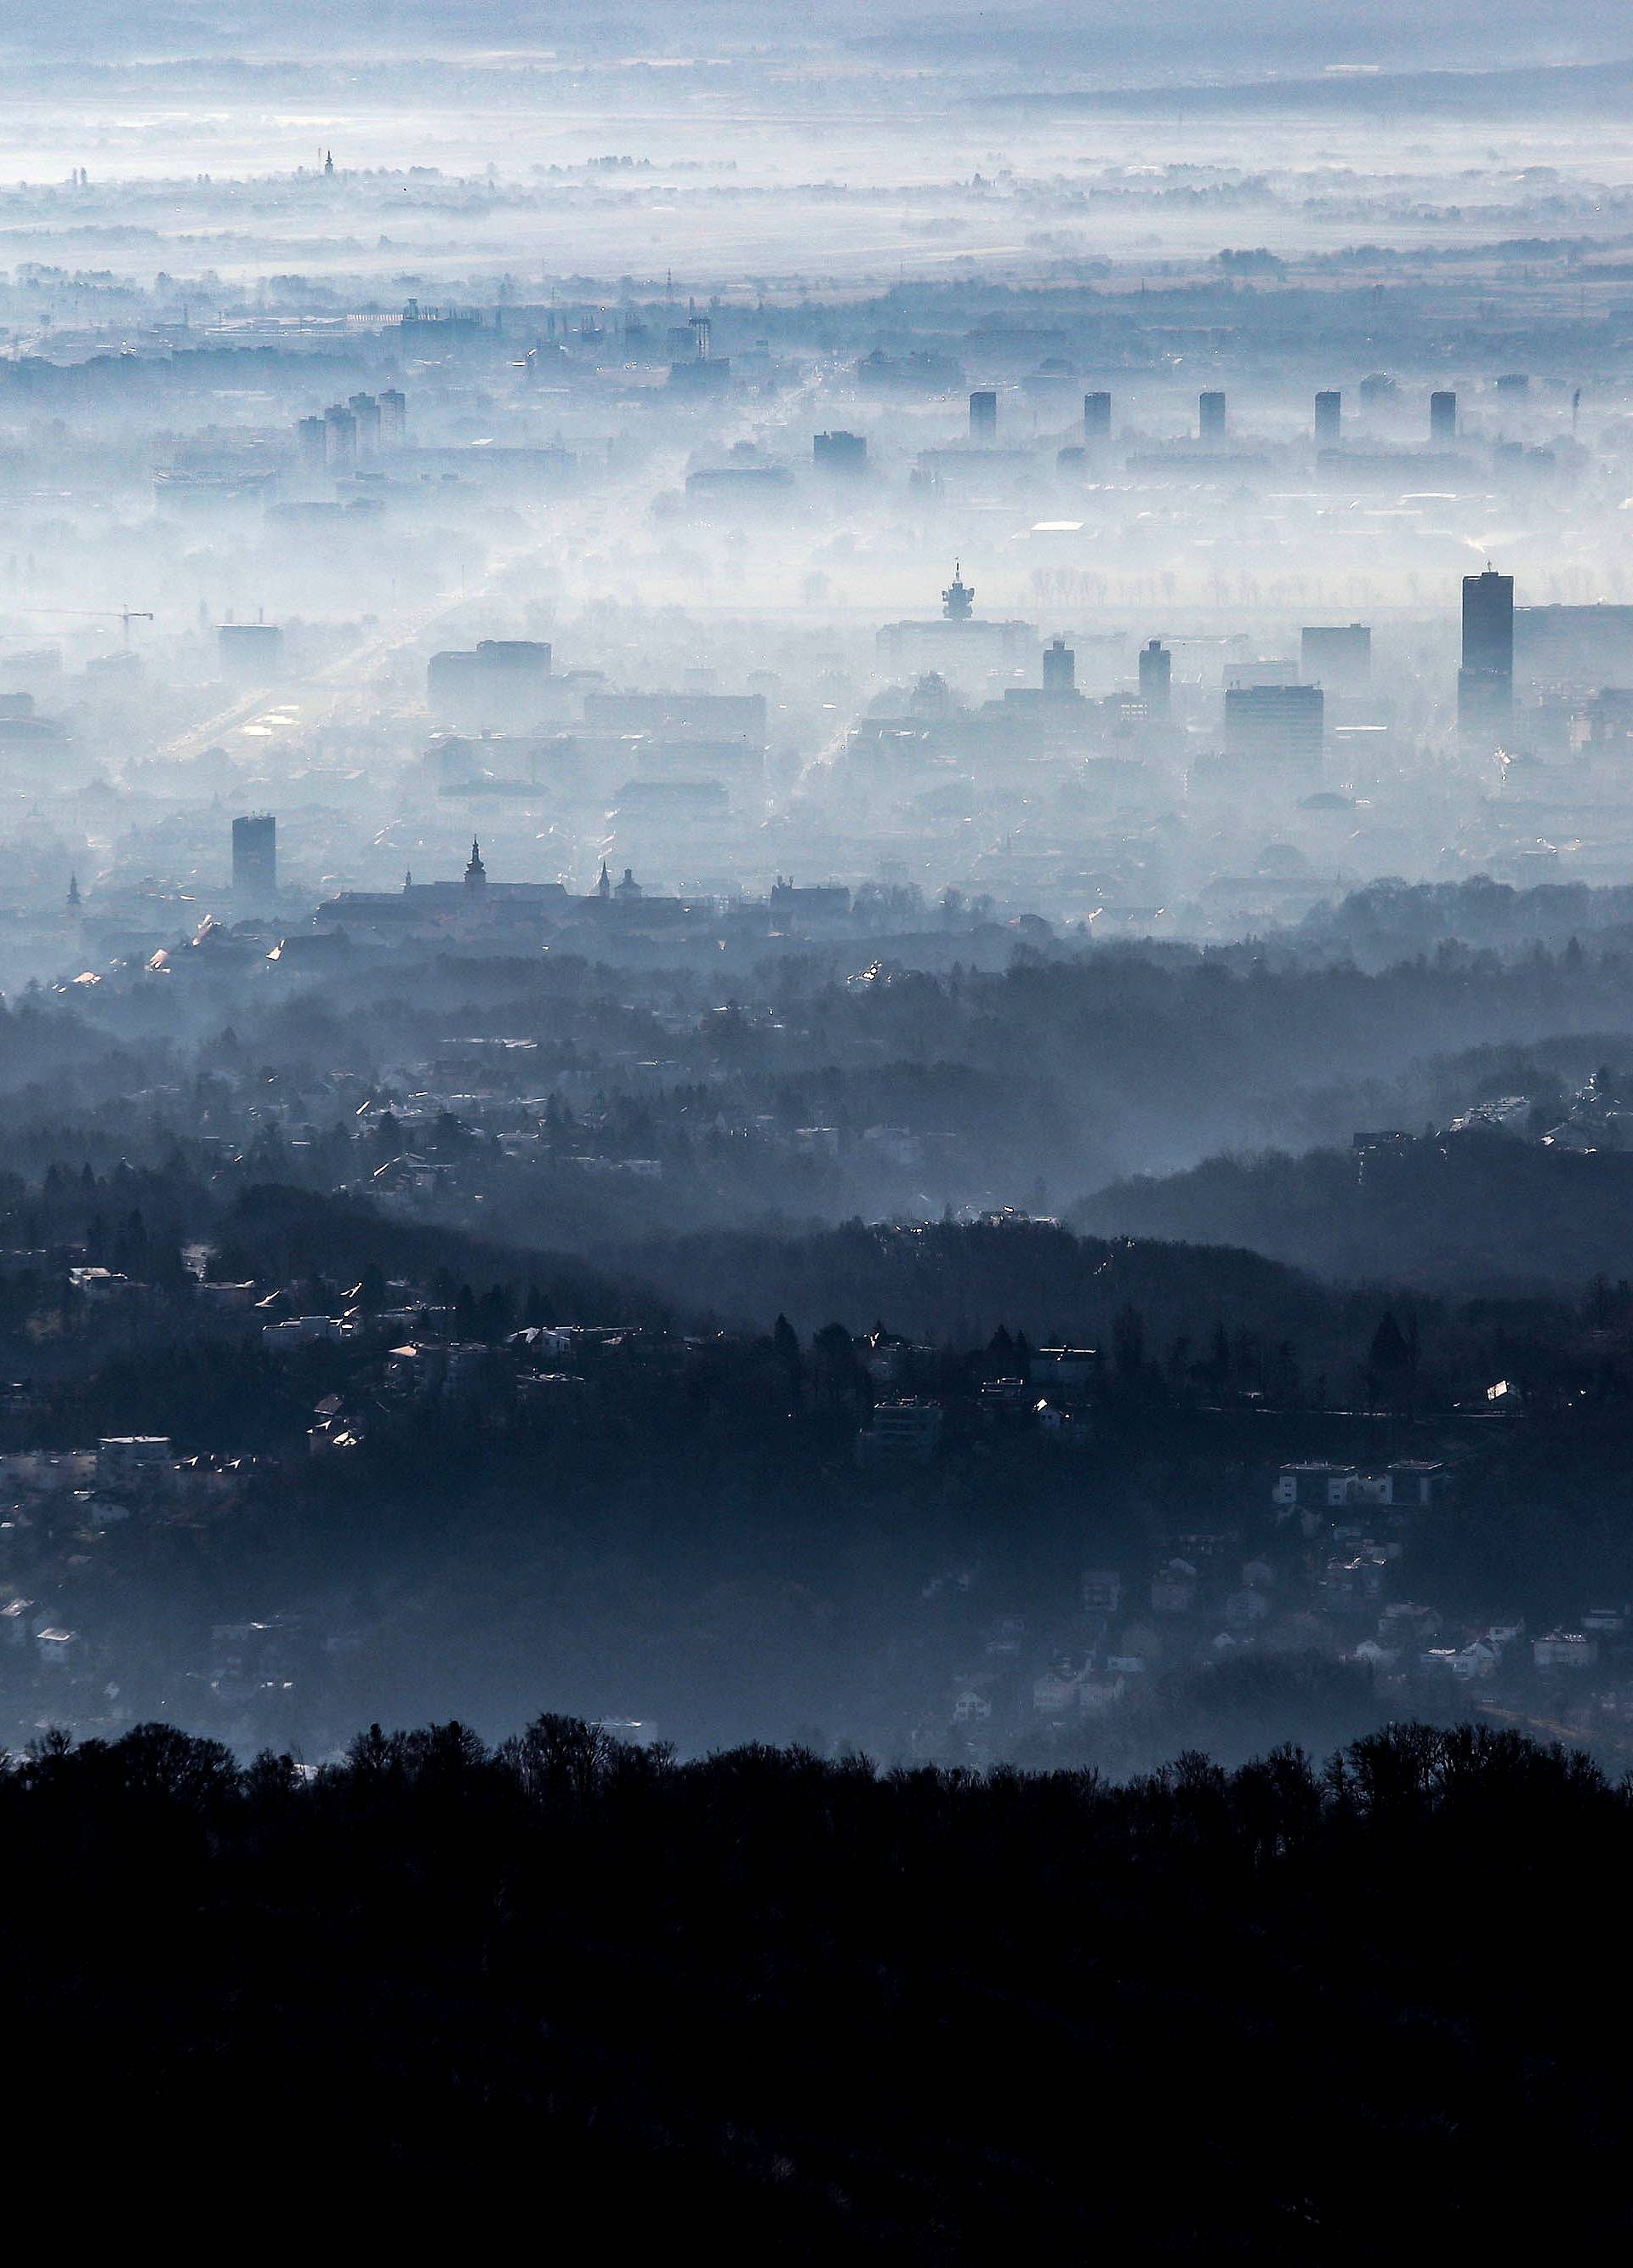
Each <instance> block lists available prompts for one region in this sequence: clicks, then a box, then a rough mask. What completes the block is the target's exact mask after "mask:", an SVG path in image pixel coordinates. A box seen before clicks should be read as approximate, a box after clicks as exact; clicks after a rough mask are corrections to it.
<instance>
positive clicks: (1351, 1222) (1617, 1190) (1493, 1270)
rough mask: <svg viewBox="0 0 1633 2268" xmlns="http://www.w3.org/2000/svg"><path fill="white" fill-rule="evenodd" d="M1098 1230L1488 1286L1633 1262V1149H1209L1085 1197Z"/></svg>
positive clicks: (1315, 1265) (1349, 1271) (1454, 1140)
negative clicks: (1364, 1152)
mask: <svg viewBox="0 0 1633 2268" xmlns="http://www.w3.org/2000/svg"><path fill="white" fill-rule="evenodd" d="M1072 1218H1073V1221H1074V1224H1075V1225H1076V1226H1078V1227H1079V1228H1082V1229H1085V1230H1086V1231H1088V1232H1090V1233H1092V1234H1095V1235H1102V1236H1128V1237H1134V1238H1147V1237H1153V1238H1154V1237H1176V1238H1187V1239H1189V1240H1191V1241H1193V1242H1194V1243H1196V1244H1218V1245H1222V1246H1228V1247H1234V1246H1237V1245H1249V1246H1251V1247H1252V1248H1254V1251H1255V1252H1259V1253H1263V1254H1265V1255H1267V1256H1269V1257H1271V1258H1273V1259H1276V1260H1281V1261H1284V1262H1291V1263H1294V1264H1296V1265H1297V1266H1299V1267H1302V1268H1310V1269H1314V1270H1319V1271H1320V1272H1321V1273H1323V1274H1328V1275H1333V1276H1337V1277H1341V1278H1343V1277H1349V1278H1355V1277H1358V1276H1372V1277H1377V1278H1388V1279H1392V1280H1394V1281H1395V1282H1397V1283H1406V1284H1417V1285H1458V1286H1460V1287H1467V1288H1469V1289H1474V1288H1475V1287H1479V1286H1491V1285H1515V1284H1526V1283H1530V1284H1546V1285H1559V1284H1564V1283H1570V1282H1580V1281H1582V1280H1583V1279H1585V1278H1587V1277H1590V1276H1593V1275H1595V1274H1597V1273H1600V1272H1601V1271H1602V1272H1603V1273H1605V1274H1607V1275H1612V1276H1617V1277H1620V1276H1623V1275H1627V1274H1629V1273H1633V1155H1629V1154H1628V1153H1627V1152H1617V1151H1614V1150H1600V1151H1593V1152H1587V1153H1585V1154H1581V1155H1576V1154H1572V1153H1571V1152H1567V1151H1562V1150H1559V1149H1548V1148H1544V1147H1542V1146H1541V1145H1537V1144H1534V1143H1528V1142H1519V1141H1513V1140H1510V1139H1507V1138H1504V1137H1503V1136H1500V1135H1490V1136H1481V1135H1477V1134H1475V1135H1467V1136H1465V1135H1458V1136H1452V1137H1440V1138H1420V1139H1417V1140H1413V1141H1409V1142H1404V1143H1402V1145H1401V1146H1400V1147H1399V1148H1398V1149H1394V1150H1391V1151H1389V1152H1387V1153H1384V1154H1379V1155H1373V1156H1370V1157H1368V1158H1367V1159H1366V1160H1365V1162H1364V1163H1363V1162H1362V1161H1360V1160H1357V1156H1356V1155H1355V1154H1354V1153H1353V1152H1341V1151H1337V1150H1314V1151H1311V1152H1307V1153H1306V1155H1304V1156H1302V1157H1289V1156H1288V1155H1286V1153H1285V1152H1279V1151H1270V1152H1262V1153H1260V1154H1257V1155H1254V1156H1247V1157H1225V1158H1210V1159H1209V1160H1207V1162H1206V1164H1204V1165H1201V1166H1195V1167H1192V1168H1191V1169H1190V1170H1189V1171H1188V1172H1187V1173H1183V1174H1175V1175H1171V1176H1168V1177H1166V1178H1161V1179H1157V1178H1149V1179H1136V1180H1130V1181H1123V1182H1114V1184H1113V1185H1112V1187H1111V1188H1109V1189H1102V1190H1100V1192H1099V1193H1098V1195H1096V1196H1095V1197H1090V1198H1087V1199H1085V1202H1084V1203H1083V1204H1081V1205H1079V1206H1078V1207H1077V1208H1076V1210H1075V1211H1074V1213H1073V1216H1072Z"/></svg>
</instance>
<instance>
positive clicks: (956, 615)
mask: <svg viewBox="0 0 1633 2268" xmlns="http://www.w3.org/2000/svg"><path fill="white" fill-rule="evenodd" d="M941 611H942V613H943V615H945V617H946V619H947V621H948V622H967V621H968V620H969V618H970V616H971V615H973V614H974V613H975V592H974V591H973V590H972V589H971V587H970V585H968V584H967V582H966V581H965V580H964V568H963V563H962V562H961V561H960V560H957V559H955V560H954V561H953V580H952V582H951V583H949V584H948V585H947V587H946V589H945V591H944V592H943V593H942V594H941Z"/></svg>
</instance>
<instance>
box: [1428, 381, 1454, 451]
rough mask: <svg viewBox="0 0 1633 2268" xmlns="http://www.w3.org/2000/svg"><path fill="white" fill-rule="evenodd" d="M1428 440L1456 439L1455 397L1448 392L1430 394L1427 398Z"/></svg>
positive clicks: (1446, 440)
mask: <svg viewBox="0 0 1633 2268" xmlns="http://www.w3.org/2000/svg"><path fill="white" fill-rule="evenodd" d="M1429 438H1430V439H1431V441H1445V442H1451V441H1455V440H1456V438H1457V396H1456V394H1453V393H1451V392H1449V391H1445V390H1443V391H1441V392H1439V393H1437V394H1431V395H1430V397H1429Z"/></svg>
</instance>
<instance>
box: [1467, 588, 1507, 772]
mask: <svg viewBox="0 0 1633 2268" xmlns="http://www.w3.org/2000/svg"><path fill="white" fill-rule="evenodd" d="M1513 715H1514V578H1513V577H1512V575H1499V574H1497V573H1496V572H1495V571H1494V570H1493V569H1491V568H1490V567H1488V568H1487V569H1486V570H1485V571H1484V573H1483V574H1480V575H1465V576H1464V578H1463V666H1462V667H1461V668H1460V670H1459V671H1458V673H1457V723H1458V730H1459V732H1460V733H1461V734H1462V736H1463V738H1464V740H1470V741H1475V742H1479V741H1484V742H1487V743H1489V745H1490V746H1491V747H1496V746H1497V744H1498V743H1499V742H1500V741H1501V740H1503V738H1504V734H1505V733H1507V731H1508V728H1509V726H1510V725H1511V724H1512V721H1513Z"/></svg>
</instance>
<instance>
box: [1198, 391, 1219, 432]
mask: <svg viewBox="0 0 1633 2268" xmlns="http://www.w3.org/2000/svg"><path fill="white" fill-rule="evenodd" d="M1196 430H1197V431H1198V432H1199V433H1200V434H1201V436H1202V438H1203V440H1204V441H1223V440H1224V438H1225V396H1224V395H1223V394H1211V393H1210V394H1201V395H1199V396H1198V398H1197V402H1196Z"/></svg>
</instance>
